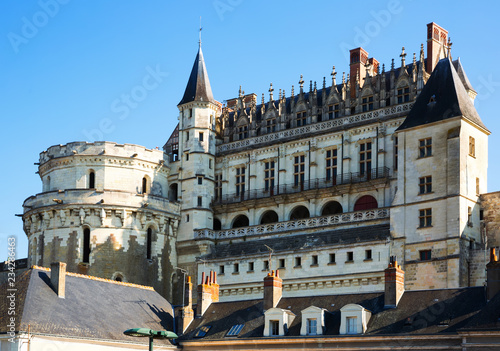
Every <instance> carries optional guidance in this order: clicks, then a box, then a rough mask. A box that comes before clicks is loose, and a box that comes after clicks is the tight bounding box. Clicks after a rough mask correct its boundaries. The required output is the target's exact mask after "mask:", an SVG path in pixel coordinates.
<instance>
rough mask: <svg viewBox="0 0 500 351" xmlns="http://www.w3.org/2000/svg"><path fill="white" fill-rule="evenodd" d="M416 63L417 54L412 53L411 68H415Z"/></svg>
mask: <svg viewBox="0 0 500 351" xmlns="http://www.w3.org/2000/svg"><path fill="white" fill-rule="evenodd" d="M416 64H417V54H416V53H413V69H415V65H416Z"/></svg>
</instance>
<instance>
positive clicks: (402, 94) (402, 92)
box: [397, 87, 410, 104]
mask: <svg viewBox="0 0 500 351" xmlns="http://www.w3.org/2000/svg"><path fill="white" fill-rule="evenodd" d="M397 98H398V104H402V103H403V102H408V101H410V87H403V88H399V89H398V91H397Z"/></svg>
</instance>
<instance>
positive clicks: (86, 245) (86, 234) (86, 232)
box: [82, 228, 90, 263]
mask: <svg viewBox="0 0 500 351" xmlns="http://www.w3.org/2000/svg"><path fill="white" fill-rule="evenodd" d="M82 261H83V263H89V262H90V229H89V228H84V229H83V259H82Z"/></svg>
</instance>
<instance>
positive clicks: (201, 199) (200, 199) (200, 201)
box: [198, 196, 203, 207]
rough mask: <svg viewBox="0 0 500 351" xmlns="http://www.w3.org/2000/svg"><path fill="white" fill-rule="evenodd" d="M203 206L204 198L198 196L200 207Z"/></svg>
mask: <svg viewBox="0 0 500 351" xmlns="http://www.w3.org/2000/svg"><path fill="white" fill-rule="evenodd" d="M202 206H203V198H202V197H201V196H198V207H202Z"/></svg>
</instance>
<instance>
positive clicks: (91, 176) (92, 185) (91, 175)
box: [89, 171, 95, 189]
mask: <svg viewBox="0 0 500 351" xmlns="http://www.w3.org/2000/svg"><path fill="white" fill-rule="evenodd" d="M94 188H95V173H94V171H90V173H89V189H94Z"/></svg>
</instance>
